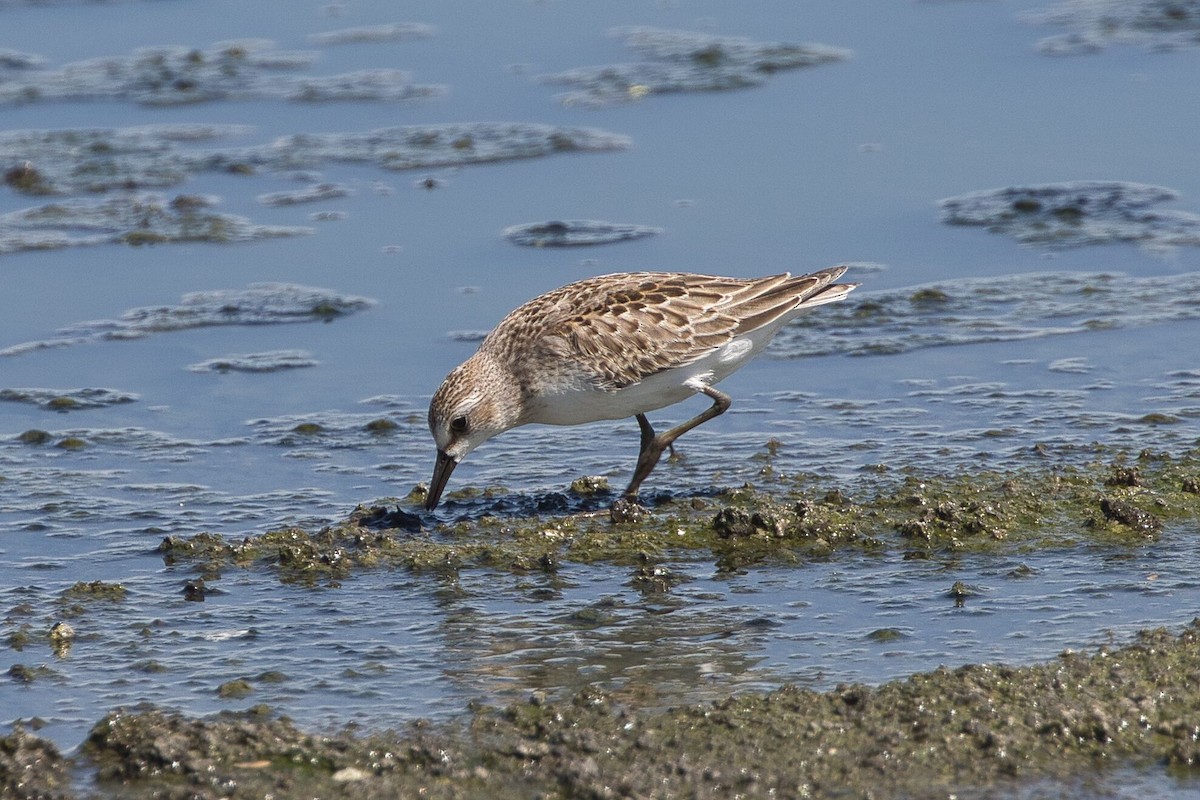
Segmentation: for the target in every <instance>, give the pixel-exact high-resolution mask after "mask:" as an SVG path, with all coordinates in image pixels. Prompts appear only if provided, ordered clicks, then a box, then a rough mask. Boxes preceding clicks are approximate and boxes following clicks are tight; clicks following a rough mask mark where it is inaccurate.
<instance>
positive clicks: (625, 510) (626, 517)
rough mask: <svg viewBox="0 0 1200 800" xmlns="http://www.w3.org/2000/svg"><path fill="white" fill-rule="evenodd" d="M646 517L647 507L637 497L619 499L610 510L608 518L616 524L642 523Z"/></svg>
mask: <svg viewBox="0 0 1200 800" xmlns="http://www.w3.org/2000/svg"><path fill="white" fill-rule="evenodd" d="M645 516H646V507H645V506H643V505H642V504H641V503H639V502H638V501H637V498H636V497H619V498H617V500H616V501H615V502H614V503H613V504H612V508H610V509H609V510H608V518H609V519H611V520H612V521H613V522H615V523H618V524H619V523H622V522H640V521H641V520H642V518H643V517H645Z"/></svg>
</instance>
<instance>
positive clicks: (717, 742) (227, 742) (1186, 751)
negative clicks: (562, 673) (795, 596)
mask: <svg viewBox="0 0 1200 800" xmlns="http://www.w3.org/2000/svg"><path fill="white" fill-rule="evenodd" d="M1198 664H1200V627H1198V623H1197V622H1193V623H1192V625H1191V626H1189V627H1187V628H1185V629H1184V630H1183V631H1182V632H1170V631H1167V630H1163V629H1159V630H1152V631H1144V632H1142V633H1140V634H1138V635H1137V636H1136V637H1135V638H1134V639H1133V641H1132V642H1130V643H1128V644H1125V645H1124V646H1109V647H1104V648H1101V649H1099V650H1097V651H1095V652H1092V653H1088V654H1080V653H1071V652H1066V653H1063V654H1062V655H1061V656H1060V657H1059V658H1057V659H1054V660H1052V661H1050V662H1047V663H1042V664H1036V665H1033V666H1028V667H1019V668H1017V667H1006V666H1003V665H988V664H977V665H966V666H961V667H958V668H954V669H950V668H944V667H943V668H939V669H936V670H933V671H932V672H925V673H920V674H916V675H913V676H911V677H909V678H907V679H904V680H897V681H891V682H888V683H885V684H882V685H880V686H878V687H870V686H864V685H857V684H843V685H839V686H837V687H836V688H834V689H832V690H830V691H827V692H812V691H807V690H803V689H799V688H796V687H791V686H785V687H783V688H781V689H779V690H777V691H773V692H770V693H749V694H743V695H738V696H731V697H727V698H724V699H721V700H718V701H715V702H712V703H707V704H702V705H684V706H678V707H672V708H665V709H664V708H663V707H662V705H661V700H660V698H657V697H656V696H655V695H654V694H653V692H652V691H650V690H646V691H645V692H644V693H642V694H631V693H628V692H626V693H607V692H603V691H598V690H585V691H583V692H581V693H579V694H578V695H576V696H574V697H572V698H569V699H566V700H563V701H551V700H548V699H547V698H546V697H545V696H543V695H541V694H540V693H534V694H533V695H531V696H530V698H529V699H528V701H526V702H520V703H515V704H512V705H510V706H507V707H505V708H490V707H485V708H481V709H477V710H476V711H474V712H473V713H472V714H471V716H470V717H468V718H466V719H464V720H461V721H457V722H450V723H438V724H434V723H414V724H413V725H411V726H410V727H409V728H408V729H406V730H403V731H398V732H388V733H363V734H358V733H355V732H354V731H352V730H347V731H343V732H341V733H328V732H322V733H317V732H311V731H305V730H302V729H300V728H299V727H297V726H296V725H295V724H293V723H291V722H289V721H288V720H286V719H283V718H279V717H278V716H277V715H275V714H274V713H273V712H272V711H271V710H270V709H269V708H268V707H265V706H255V707H254V708H252V709H250V710H249V711H246V712H238V713H233V712H223V713H221V714H219V715H216V716H213V717H208V718H203V719H197V718H192V717H189V716H186V715H184V714H181V713H179V712H175V711H171V710H168V709H163V708H156V707H150V706H141V707H134V708H122V709H117V710H114V711H113V712H111V713H110V714H108V715H107V716H106V717H105V718H104V719H102V720H100V721H99V722H98V723H97V724H96V725H95V726H94V727H93V729H92V731H91V733H90V734H89V736H88V737H87V740H86V741H85V742H84V745H83V748H82V754H81V756H80V757H79V758H78V759H77V766H79V767H83V768H84V769H86V770H87V771H89V772H92V773H93V774H94V775H95V776H96V779H97V784H96V786H95V789H96V790H97V791H99V793H100V794H101V796H120V797H126V798H129V797H133V798H139V797H163V796H180V797H182V796H188V797H201V798H209V797H212V798H216V797H222V796H228V795H229V793H230V792H231V791H233V790H234V788H235V787H236V790H237V793H238V794H239V795H241V794H242V793H245V794H246V796H259V795H262V794H264V793H269V794H271V795H272V796H274V797H278V798H291V797H296V798H299V797H312V796H335V795H344V794H346V793H348V792H352V793H353V794H354V795H355V796H358V797H397V796H416V795H418V794H419V795H420V796H423V797H471V796H478V795H479V794H480V793H482V792H484V791H486V792H487V794H488V796H491V797H529V796H535V795H539V796H546V797H660V796H661V797H667V796H693V795H700V794H703V795H705V796H711V797H744V796H750V795H756V796H767V795H778V796H804V797H831V798H832V797H875V798H900V797H914V796H920V797H926V796H930V797H931V796H950V795H954V794H956V793H961V794H965V795H966V796H977V795H979V793H980V792H982V791H984V790H986V791H987V792H992V793H994V792H997V791H999V792H1000V793H1002V794H1004V793H1013V792H1017V791H1019V789H1020V787H1021V786H1028V785H1032V784H1036V783H1038V782H1044V781H1062V782H1072V781H1081V780H1086V779H1087V777H1088V776H1089V775H1090V776H1093V777H1095V771H1096V770H1097V768H1098V767H1099V768H1100V769H1101V770H1103V769H1105V768H1108V769H1115V768H1121V767H1134V768H1141V769H1153V770H1159V769H1162V768H1163V766H1164V765H1165V766H1167V767H1169V768H1172V769H1175V770H1185V771H1186V770H1190V769H1192V768H1193V767H1194V765H1195V764H1196V763H1197V760H1198V759H1200V749H1198V748H1197V745H1196V737H1195V735H1194V731H1195V719H1196V717H1197V715H1198V714H1200V671H1198V670H1200V668H1198V667H1197V665H1198ZM3 744H4V747H2V748H0V753H2V754H3V762H2V766H3V767H4V771H5V773H6V774H5V775H4V780H5V781H6V783H5V785H6V786H8V787H11V788H12V789H13V790H14V791H16V792H18V793H14V794H12V796H14V797H35V796H36V797H50V798H66V797H73V796H75V795H74V793H73V792H72V791H71V789H70V788H69V787H68V786H66V775H67V774H68V773H67V769H68V766H69V762H68V761H67V760H66V759H64V758H62V757H61V755H59V754H58V751H57V750H56V748H54V746H53V745H50V744H49V743H47V742H45V741H43V740H40V739H38V738H37V737H36V736H33V735H32V734H29V733H26V732H24V730H23V729H18V730H17V731H15V732H14V733H13V734H11V735H10V736H8V737H6V738H5V739H4V740H3ZM1101 774H1102V773H1101ZM18 781H23V782H24V783H18ZM21 786H25V787H31V788H30V789H29V790H24V792H25V793H19V792H20V791H22V790H21V789H20V788H19V787H21ZM32 787H38V791H35V792H32V793H30V792H31V791H32Z"/></svg>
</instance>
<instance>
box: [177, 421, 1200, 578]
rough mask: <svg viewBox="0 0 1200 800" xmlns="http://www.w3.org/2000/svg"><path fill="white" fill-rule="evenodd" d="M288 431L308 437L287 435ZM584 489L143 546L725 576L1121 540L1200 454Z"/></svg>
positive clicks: (374, 562) (337, 567) (185, 552)
mask: <svg viewBox="0 0 1200 800" xmlns="http://www.w3.org/2000/svg"><path fill="white" fill-rule="evenodd" d="M289 435H290V436H291V437H297V436H319V435H320V431H319V430H313V431H311V432H309V431H307V430H303V431H302V430H298V429H297V428H296V427H293V428H291V433H290V434H289ZM364 435H365V434H364ZM598 485H599V486H601V488H600V489H599V490H597V491H589V492H586V493H584V492H571V493H567V494H563V495H554V496H547V497H522V496H519V495H514V494H512V493H511V492H508V491H506V490H503V489H499V488H492V489H487V488H482V489H481V488H477V487H466V488H463V489H460V490H459V491H457V492H455V493H452V494H451V495H449V496H448V497H447V504H446V507H447V510H448V512H449V514H450V515H452V517H454V518H456V520H457V521H454V522H448V523H445V522H444V523H440V524H439V523H438V521H437V519H436V518H434V517H432V516H431V515H424V514H422V513H421V512H419V511H418V510H417V508H416V506H417V505H419V503H420V501H421V500H422V499H423V487H418V488H417V489H415V490H414V492H413V493H412V495H410V497H409V498H407V499H406V501H405V502H403V503H402V505H401V506H400V507H399V508H396V509H395V510H389V509H387V508H384V507H369V508H368V507H360V508H359V509H357V510H356V511H355V512H354V513H352V514H351V515H350V516H349V517H348V518H347V519H346V520H345V521H344V522H341V523H338V524H335V525H330V526H327V527H325V528H322V529H321V530H317V531H312V530H304V529H301V528H288V529H283V530H278V531H272V532H268V533H264V534H261V535H257V536H250V537H242V538H238V539H229V538H226V537H223V536H220V535H216V534H211V533H202V534H197V535H195V536H191V537H176V536H169V537H167V538H165V539H163V541H162V542H161V544H160V546H159V553H160V554H161V555H162V556H163V558H164V559H165V560H167V562H168V563H170V564H177V565H182V564H186V563H188V562H192V563H194V564H195V565H196V567H197V569H200V570H202V571H207V572H214V571H220V570H222V569H224V568H228V567H232V566H239V567H243V568H266V569H269V570H272V571H274V572H276V573H277V574H278V575H279V577H280V579H281V580H284V581H288V582H301V583H327V582H333V583H335V584H336V582H337V581H338V580H340V579H344V578H345V577H347V576H348V575H350V574H351V573H352V572H353V571H355V570H358V569H373V568H379V567H386V568H397V567H399V568H404V569H408V570H412V571H415V572H418V573H420V572H427V571H433V572H438V573H443V574H453V573H455V572H457V571H458V570H467V569H477V568H487V569H492V570H511V571H514V572H517V573H521V572H529V571H532V572H544V571H547V570H549V571H553V570H554V569H555V565H556V564H559V563H561V562H563V561H573V562H577V563H593V562H610V563H616V564H629V565H634V566H639V567H645V566H647V565H653V564H655V563H657V562H660V561H666V560H669V559H671V558H677V557H681V556H682V555H683V554H687V557H689V558H691V559H696V558H700V559H705V560H708V559H711V560H712V561H713V563H714V565H715V566H716V567H717V569H718V570H722V571H729V570H737V569H742V568H745V567H746V566H747V565H750V564H754V563H759V562H763V561H775V562H779V563H791V562H795V561H797V560H799V561H803V560H804V559H807V558H814V557H815V558H823V557H827V556H828V555H829V554H831V553H832V552H834V551H837V550H842V549H857V550H867V551H877V552H878V551H885V550H899V551H901V552H912V553H921V552H924V553H931V552H979V551H989V550H995V549H997V548H1002V547H1013V548H1029V547H1034V548H1036V547H1063V546H1069V545H1073V544H1079V543H1085V542H1090V543H1098V544H1111V545H1129V544H1132V543H1136V542H1139V541H1143V540H1144V538H1145V537H1153V536H1156V535H1158V534H1159V533H1160V532H1161V531H1162V530H1163V528H1164V527H1167V526H1172V525H1192V524H1194V523H1195V521H1196V520H1197V519H1198V518H1200V493H1198V492H1197V486H1198V485H1200V455H1198V454H1197V453H1196V452H1194V451H1191V452H1188V453H1185V454H1183V455H1180V456H1170V455H1166V454H1159V453H1150V452H1145V453H1141V454H1139V455H1137V456H1132V457H1126V456H1124V455H1117V456H1112V457H1110V458H1109V459H1107V460H1103V461H1101V460H1097V461H1094V462H1092V463H1090V464H1088V465H1083V466H1061V467H1048V468H1043V469H1028V470H1014V471H1008V472H994V473H977V474H969V475H955V476H938V475H916V474H909V475H898V476H890V475H881V476H878V480H877V481H876V482H874V483H871V482H864V483H862V484H860V485H859V486H855V487H851V486H830V485H822V483H821V482H820V481H819V480H809V479H806V478H797V479H795V480H792V481H789V482H786V483H784V484H777V485H774V486H772V488H771V491H769V492H766V491H764V492H757V491H755V490H754V489H752V488H750V487H746V488H743V489H739V490H733V491H728V492H725V493H723V494H718V495H714V496H709V497H696V496H693V497H681V498H673V497H671V496H669V495H665V494H662V495H658V496H657V497H656V498H655V501H656V505H655V507H654V513H652V514H649V515H646V516H645V517H644V518H643V520H642V521H641V522H638V523H630V524H621V525H614V524H612V523H611V522H609V517H608V514H607V507H608V505H609V504H610V503H611V502H612V500H613V499H614V495H613V493H612V492H611V490H606V489H605V488H603V486H604V485H603V484H598ZM408 503H412V504H413V505H412V506H410V505H408ZM535 515H536V516H535ZM418 532H419V533H418Z"/></svg>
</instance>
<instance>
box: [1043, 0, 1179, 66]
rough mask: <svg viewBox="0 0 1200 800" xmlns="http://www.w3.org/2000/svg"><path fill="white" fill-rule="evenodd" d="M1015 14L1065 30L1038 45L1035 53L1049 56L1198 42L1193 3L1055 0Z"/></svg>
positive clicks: (1162, 48) (1166, 47)
mask: <svg viewBox="0 0 1200 800" xmlns="http://www.w3.org/2000/svg"><path fill="white" fill-rule="evenodd" d="M1020 18H1021V19H1022V20H1024V21H1025V22H1028V23H1030V24H1036V25H1051V26H1054V27H1058V28H1064V29H1066V33H1062V34H1058V35H1055V36H1048V37H1046V38H1044V39H1042V40H1041V41H1039V42H1038V43H1037V49H1038V50H1039V51H1040V52H1042V53H1045V54H1046V55H1052V56H1069V55H1081V54H1086V53H1098V52H1101V51H1103V50H1105V49H1107V48H1108V47H1109V46H1111V45H1117V44H1132V45H1139V46H1142V47H1145V48H1147V49H1149V50H1157V51H1169V50H1181V49H1185V48H1192V47H1196V46H1197V45H1200V9H1197V7H1196V3H1195V2H1163V0H1060V2H1057V3H1053V4H1051V5H1050V6H1049V7H1048V8H1045V9H1040V10H1033V11H1026V12H1024V13H1023V14H1021V15H1020Z"/></svg>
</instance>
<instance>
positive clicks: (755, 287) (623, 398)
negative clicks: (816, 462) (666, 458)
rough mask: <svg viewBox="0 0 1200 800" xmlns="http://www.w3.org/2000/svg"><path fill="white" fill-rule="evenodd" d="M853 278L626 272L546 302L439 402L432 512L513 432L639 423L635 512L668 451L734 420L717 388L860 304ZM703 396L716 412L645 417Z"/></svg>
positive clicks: (488, 346) (434, 408)
mask: <svg viewBox="0 0 1200 800" xmlns="http://www.w3.org/2000/svg"><path fill="white" fill-rule="evenodd" d="M845 271H846V267H832V268H830V269H824V270H821V271H819V272H814V273H812V274H811V275H800V276H797V277H792V276H791V275H790V274H788V273H784V274H782V275H772V276H769V277H765V278H721V277H716V276H712V275H693V274H689V273H683V272H624V273H615V274H612V275H600V276H598V277H595V278H588V279H586V280H582V281H578V282H576V283H572V284H569V285H567V286H563V287H561V288H559V289H555V290H553V291H551V292H547V293H546V294H543V295H541V296H540V297H535V298H534V299H533V300H530V301H529V302H527V303H525V304H524V305H522V306H520V307H519V308H517V309H516V310H515V311H512V312H511V313H509V314H508V316H506V317H505V318H504V319H502V320H501V321H500V324H499V325H497V326H496V328H495V330H493V331H492V332H491V333H490V334H488V336H487V337H486V338H485V339H484V340H483V343H482V344H481V345H480V346H479V350H478V351H477V352H476V353H475V355H473V356H471V357H470V358H469V359H467V360H466V361H464V362H463V363H462V364H460V365H459V366H457V367H455V368H454V370H452V371H451V372H450V374H449V375H447V376H446V380H445V381H443V382H442V385H441V386H440V387H439V388H438V390H437V392H436V393H435V394H434V395H433V400H432V401H431V402H430V403H429V429H430V431H431V432H432V433H433V439H434V442H435V443H436V444H437V451H438V452H437V463H436V465H435V466H434V468H433V479H432V480H431V481H430V482H429V492H428V494H427V495H426V499H425V508H426V509H428V510H431V511H432V510H433V509H434V508H435V507H436V506H437V504H438V500H439V499H440V498H441V496H442V491H443V490H444V489H445V488H446V481H447V480H448V479H449V477H450V473H451V472H453V471H454V468H455V467H456V466H458V464H459V463H460V462H461V461H462V460H463V459H464V458H465V457H466V456H467V454H468V453H470V452H471V451H472V450H474V449H475V448H476V447H478V446H479V445H481V444H483V443H484V442H485V441H487V440H488V439H490V438H492V437H493V436H495V435H496V434H498V433H503V432H504V431H506V430H508V429H509V428H515V427H517V426H518V425H526V424H529V423H531V422H539V423H544V424H549V425H579V424H582V423H584V422H594V421H596V420H602V419H623V418H625V417H630V416H632V417H634V418H635V419H636V420H637V423H638V427H639V428H640V429H641V450H640V452H639V454H638V460H637V467H636V468H635V469H634V473H633V479H632V480H630V482H629V486H628V487H627V488H626V489H625V492H624V493H623V495H622V498H621V500H620V501H618V502H624V503H627V504H635V503H636V500H637V494H638V489H639V488H640V487H641V485H642V482H643V481H644V480H646V477H647V476H648V475H649V474H650V472H651V471H652V470H653V469H654V466H655V464H657V463H658V460H659V458H660V457H661V456H662V454H663V451H664V450H666V449H667V448H668V447H670V446H671V445H672V443H673V442H674V441H675V440H676V439H677V438H679V437H680V436H681V435H682V434H684V433H687V432H688V431H690V430H691V429H692V428H695V427H696V426H697V425H700V424H702V423H704V422H707V421H708V420H710V419H712V418H713V417H716V416H718V415H719V414H722V413H724V412H725V410H726V409H728V408H729V405H730V403H731V402H732V401H731V400H730V398H729V396H728V395H727V394H725V393H723V392H720V391H718V390H717V389H715V388H714V387H713V384H715V383H717V382H718V381H720V380H722V379H724V378H726V377H728V376H729V375H730V374H732V373H733V372H734V371H735V370H737V369H738V368H739V367H741V366H742V365H743V364H745V363H746V362H747V361H749V360H750V359H751V358H752V357H753V356H754V355H755V354H757V353H758V352H759V351H760V350H762V349H763V348H764V347H766V345H767V343H768V342H770V341H771V339H772V338H773V337H774V336H775V334H776V333H777V332H778V331H779V329H780V328H782V327H783V326H784V325H785V324H786V323H787V322H788V321H789V320H791V319H792V318H793V317H795V316H796V315H798V314H799V313H800V312H801V311H803V310H805V309H807V308H811V307H813V306H818V305H823V304H824V303H832V302H834V301H836V300H841V299H842V298H843V297H845V296H846V295H847V294H849V293H850V291H851V290H852V289H854V288H855V287H856V286H857V285H858V284H855V283H834V281H836V280H837V279H838V278H839V277H841V275H842V273H844V272H845ZM694 394H703V395H707V396H708V397H709V398H711V399H712V401H713V404H712V406H710V407H709V408H707V409H705V410H704V411H702V412H701V413H699V414H697V415H696V416H695V417H692V418H691V419H689V420H688V421H686V422H683V423H681V424H679V425H677V426H675V427H674V428H671V429H670V430H668V431H666V432H664V433H661V434H655V432H654V428H652V427H651V426H650V421H649V420H647V419H646V412H647V411H653V410H655V409H658V408H663V407H664V406H669V405H672V404H674V403H678V402H680V401H682V400H686V399H687V398H689V397H691V396H692V395H694Z"/></svg>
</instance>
